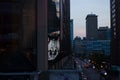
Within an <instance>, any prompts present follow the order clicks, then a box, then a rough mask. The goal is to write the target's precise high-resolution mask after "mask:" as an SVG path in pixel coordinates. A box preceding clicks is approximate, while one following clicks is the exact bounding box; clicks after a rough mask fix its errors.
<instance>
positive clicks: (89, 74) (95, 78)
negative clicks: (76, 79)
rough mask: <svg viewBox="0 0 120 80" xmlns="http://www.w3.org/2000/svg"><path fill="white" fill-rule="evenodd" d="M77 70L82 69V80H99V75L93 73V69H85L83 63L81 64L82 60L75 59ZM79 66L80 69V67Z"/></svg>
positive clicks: (95, 72)
mask: <svg viewBox="0 0 120 80" xmlns="http://www.w3.org/2000/svg"><path fill="white" fill-rule="evenodd" d="M75 62H76V65H77V68H80V69H82V70H81V71H82V77H83V78H82V79H83V80H100V74H99V73H98V72H97V71H95V70H94V69H93V68H91V67H89V68H85V67H84V66H83V64H85V62H83V61H82V60H80V59H78V58H76V59H75ZM80 66H81V67H80Z"/></svg>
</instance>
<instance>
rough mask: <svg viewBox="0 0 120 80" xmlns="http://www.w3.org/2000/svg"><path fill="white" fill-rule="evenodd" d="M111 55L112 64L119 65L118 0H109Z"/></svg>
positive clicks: (119, 9) (119, 15)
mask: <svg viewBox="0 0 120 80" xmlns="http://www.w3.org/2000/svg"><path fill="white" fill-rule="evenodd" d="M110 3H111V55H112V58H111V59H112V64H113V65H118V66H120V63H119V61H120V8H119V7H120V4H118V3H120V1H119V0H111V1H110Z"/></svg>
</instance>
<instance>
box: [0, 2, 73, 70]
mask: <svg viewBox="0 0 120 80" xmlns="http://www.w3.org/2000/svg"><path fill="white" fill-rule="evenodd" d="M0 6H2V7H0V71H3V72H4V71H6V72H11V71H12V72H16V71H41V70H47V69H58V68H59V69H60V68H62V65H63V62H64V61H65V60H64V58H65V57H67V56H68V55H69V54H70V53H71V46H70V1H69V0H1V1H0ZM49 41H51V42H52V43H53V45H54V46H52V50H50V55H48V53H49V50H48V49H49V48H48V45H49V44H48V43H49ZM50 48H51V47H50ZM49 57H50V58H49Z"/></svg>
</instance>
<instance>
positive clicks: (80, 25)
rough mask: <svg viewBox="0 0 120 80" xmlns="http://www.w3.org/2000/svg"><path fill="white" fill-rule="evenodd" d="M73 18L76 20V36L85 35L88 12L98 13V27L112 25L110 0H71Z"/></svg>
mask: <svg viewBox="0 0 120 80" xmlns="http://www.w3.org/2000/svg"><path fill="white" fill-rule="evenodd" d="M70 1H71V13H70V14H71V19H73V20H74V37H75V36H80V37H85V35H86V23H85V22H86V20H85V18H86V16H87V15H88V14H91V13H93V14H96V15H98V27H99V26H109V27H110V0H70Z"/></svg>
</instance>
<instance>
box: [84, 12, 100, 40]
mask: <svg viewBox="0 0 120 80" xmlns="http://www.w3.org/2000/svg"><path fill="white" fill-rule="evenodd" d="M97 27H98V22H97V15H95V14H88V15H87V17H86V38H87V39H96V38H97Z"/></svg>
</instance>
